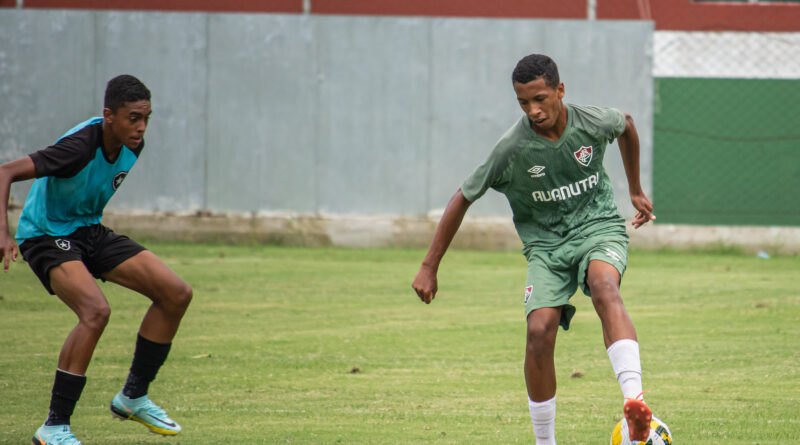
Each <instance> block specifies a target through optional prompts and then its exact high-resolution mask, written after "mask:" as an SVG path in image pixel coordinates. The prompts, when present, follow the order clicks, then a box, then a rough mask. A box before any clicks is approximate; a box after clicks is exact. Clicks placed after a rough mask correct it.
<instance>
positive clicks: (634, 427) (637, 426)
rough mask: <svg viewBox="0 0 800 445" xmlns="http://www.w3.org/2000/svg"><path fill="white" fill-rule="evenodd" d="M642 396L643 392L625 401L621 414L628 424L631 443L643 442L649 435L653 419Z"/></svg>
mask: <svg viewBox="0 0 800 445" xmlns="http://www.w3.org/2000/svg"><path fill="white" fill-rule="evenodd" d="M642 394H644V392H642V393H640V394H639V395H638V396H636V397H634V398H632V399H625V406H624V408H623V412H624V413H625V421H626V422H628V432H629V433H630V439H631V441H634V440H639V441H645V440H647V438H648V436H649V435H650V421H651V420H652V419H653V413H652V412H651V411H650V408H649V407H648V406H647V404H646V403H644V400H642V399H641V397H642Z"/></svg>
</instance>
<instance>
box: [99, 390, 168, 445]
mask: <svg viewBox="0 0 800 445" xmlns="http://www.w3.org/2000/svg"><path fill="white" fill-rule="evenodd" d="M111 413H112V414H114V416H116V417H118V418H119V419H120V420H135V421H137V422H139V423H141V424H142V425H144V426H146V427H147V428H150V431H152V432H154V433H156V434H162V435H165V436H174V435H175V434H178V433H180V432H181V426H180V425H178V423H177V422H175V421H174V420H172V419H170V418H169V416H167V413H166V412H164V410H163V409H161V407H160V406H158V405H156V404H155V403H153V401H152V400H150V398H149V397H147V395H144V396H142V397H139V398H138V399H129V398H127V397H125V396H124V395H122V391H120V392H119V393H118V394H117V395H116V396H114V399H113V400H111Z"/></svg>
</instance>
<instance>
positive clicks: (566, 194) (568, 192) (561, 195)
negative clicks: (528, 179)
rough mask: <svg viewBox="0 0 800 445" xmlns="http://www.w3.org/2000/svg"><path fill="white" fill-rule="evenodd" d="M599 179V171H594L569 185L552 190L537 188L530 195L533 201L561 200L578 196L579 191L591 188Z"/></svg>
mask: <svg viewBox="0 0 800 445" xmlns="http://www.w3.org/2000/svg"><path fill="white" fill-rule="evenodd" d="M599 181H600V173H599V172H598V173H595V174H593V175H591V176H589V177H588V178H586V179H581V180H580V181H576V182H573V183H572V184H569V185H562V186H560V187H556V188H554V189H553V190H537V191H535V192H533V193H531V195H532V196H533V200H534V201H535V202H539V201H542V202H548V201H563V200H565V199H569V198H572V197H574V196H578V195H580V194H581V193H583V192H585V191H588V190H591V189H593V188H594V186H596V185H597V183H598V182H599Z"/></svg>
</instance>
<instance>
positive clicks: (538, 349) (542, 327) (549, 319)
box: [525, 307, 562, 445]
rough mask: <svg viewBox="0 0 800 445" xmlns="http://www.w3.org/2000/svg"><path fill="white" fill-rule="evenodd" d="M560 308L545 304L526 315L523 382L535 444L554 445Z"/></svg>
mask: <svg viewBox="0 0 800 445" xmlns="http://www.w3.org/2000/svg"><path fill="white" fill-rule="evenodd" d="M561 310H562V309H561V307H556V308H552V307H544V308H540V309H536V310H534V311H533V312H531V313H530V314H529V315H528V331H527V341H526V346H525V383H526V385H527V388H528V407H529V410H530V414H531V422H532V423H533V432H534V434H535V435H536V444H537V445H555V443H556V441H555V440H556V439H555V419H556V399H555V397H556V369H555V362H554V360H553V353H554V350H555V346H556V334H557V333H558V323H559V321H560V320H561Z"/></svg>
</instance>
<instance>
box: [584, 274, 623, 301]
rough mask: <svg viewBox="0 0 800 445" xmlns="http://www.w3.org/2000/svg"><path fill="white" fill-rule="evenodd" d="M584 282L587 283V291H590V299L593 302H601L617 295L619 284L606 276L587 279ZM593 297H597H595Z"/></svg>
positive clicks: (613, 298) (615, 297) (610, 299)
mask: <svg viewBox="0 0 800 445" xmlns="http://www.w3.org/2000/svg"><path fill="white" fill-rule="evenodd" d="M586 284H588V285H589V291H590V292H591V293H592V299H594V300H595V302H600V303H603V302H606V301H612V300H615V299H617V298H618V297H619V286H618V285H617V283H616V282H615V281H613V280H610V279H608V278H606V277H598V278H595V279H592V280H588V281H587V283H586ZM595 297H597V298H596V299H595Z"/></svg>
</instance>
